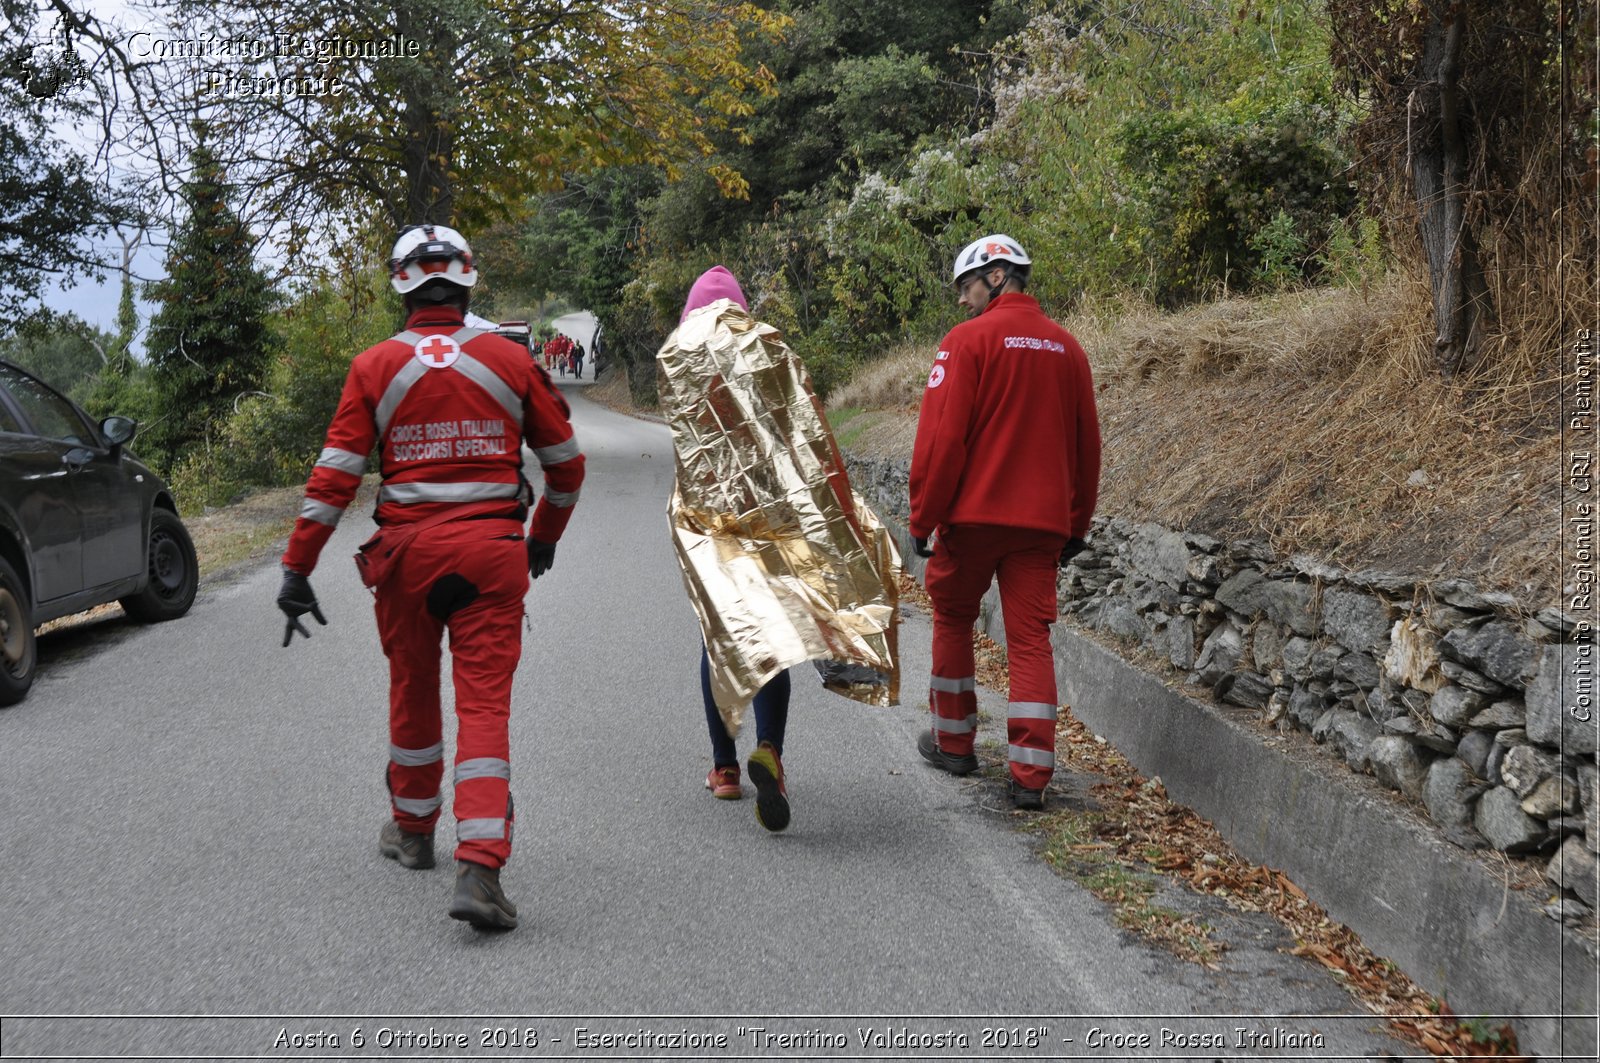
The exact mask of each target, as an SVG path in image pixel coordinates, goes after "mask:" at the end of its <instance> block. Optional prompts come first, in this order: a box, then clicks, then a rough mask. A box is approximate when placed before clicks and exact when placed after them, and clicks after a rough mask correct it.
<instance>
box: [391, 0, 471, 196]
mask: <svg viewBox="0 0 1600 1063" xmlns="http://www.w3.org/2000/svg"><path fill="white" fill-rule="evenodd" d="M411 8H412V5H410V4H404V3H402V4H397V5H395V14H396V27H397V31H398V35H399V36H402V37H405V38H406V39H408V40H415V41H419V42H421V43H422V50H423V55H422V58H421V60H419V61H418V68H417V69H416V70H415V71H414V73H413V77H412V79H411V80H410V81H409V83H408V84H406V86H405V88H404V90H403V92H404V99H405V113H404V114H402V115H398V116H397V120H398V121H399V123H400V126H401V129H402V130H403V131H404V142H403V147H402V148H401V157H400V166H401V169H402V170H403V171H404V172H405V175H406V198H405V203H404V207H403V209H404V212H405V216H404V217H402V218H395V219H392V220H393V221H394V222H395V227H396V228H403V227H405V226H406V225H412V224H417V223H420V222H433V223H434V224H436V225H448V224H450V222H451V221H452V217H453V215H454V212H455V199H456V195H455V185H454V181H453V179H452V177H451V174H450V170H451V167H452V166H453V165H454V164H455V120H456V117H457V115H456V113H455V111H456V107H455V106H454V105H455V104H456V102H457V101H456V100H455V99H454V72H453V66H454V62H455V52H456V37H455V33H454V32H453V31H452V30H451V29H450V27H449V26H448V25H446V24H445V22H444V20H443V19H442V18H441V17H440V16H439V15H437V14H421V15H420V16H419V14H418V13H417V12H414V11H412V10H411Z"/></svg>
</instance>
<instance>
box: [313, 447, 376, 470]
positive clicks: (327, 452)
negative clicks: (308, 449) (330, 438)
mask: <svg viewBox="0 0 1600 1063" xmlns="http://www.w3.org/2000/svg"><path fill="white" fill-rule="evenodd" d="M317 464H318V465H320V466H322V467H323V468H324V469H337V470H338V471H340V472H347V473H349V474H350V475H351V476H360V475H361V474H362V473H364V472H366V471H367V456H366V455H365V454H357V453H356V452H355V451H353V450H340V449H339V448H338V447H323V448H322V453H321V454H318V455H317Z"/></svg>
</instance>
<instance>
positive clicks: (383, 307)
mask: <svg viewBox="0 0 1600 1063" xmlns="http://www.w3.org/2000/svg"><path fill="white" fill-rule="evenodd" d="M399 325H400V322H399V311H398V307H397V305H396V301H395V298H394V293H393V292H392V291H390V290H389V287H388V284H387V281H386V278H384V276H383V275H382V274H381V273H379V272H378V271H376V270H367V271H362V272H361V273H358V274H357V275H356V276H355V277H354V278H352V279H348V280H345V281H343V282H323V283H321V284H318V285H317V286H315V287H312V288H310V289H308V290H306V291H303V292H302V293H301V294H300V296H299V297H298V298H297V299H295V300H294V302H293V303H292V304H290V305H289V306H288V307H287V308H286V309H284V310H283V311H282V312H280V313H278V314H276V315H275V316H274V318H273V320H272V322H271V327H272V329H273V331H274V332H276V333H277V334H278V335H280V336H281V337H282V343H281V346H280V348H279V349H278V351H277V353H276V355H275V357H274V358H273V360H272V364H271V366H270V368H269V369H268V371H267V373H266V376H265V379H264V380H263V382H262V387H261V389H260V390H259V391H257V392H254V393H252V394H250V395H247V396H245V397H243V398H241V399H240V400H239V401H238V403H237V408H236V410H235V411H234V412H232V413H231V414H230V415H229V416H228V417H227V418H226V420H225V421H223V422H222V423H221V424H220V425H219V426H218V428H217V431H216V432H215V434H214V438H213V440H212V441H211V443H210V444H209V445H207V446H203V447H196V448H193V449H192V450H191V451H190V453H189V454H188V455H187V456H186V457H185V459H184V460H183V461H182V462H181V463H180V464H179V466H178V468H177V469H176V471H175V472H174V475H173V480H174V486H175V488H176V489H177V490H178V492H179V496H180V497H183V498H189V499H194V500H196V501H199V502H203V503H205V504H207V505H218V504H221V503H224V502H227V501H228V500H229V499H231V498H232V497H233V496H234V495H236V494H237V493H238V492H239V491H240V490H241V489H243V488H245V487H251V486H269V487H270V486H285V485H291V484H296V483H300V482H303V481H304V480H305V478H306V477H307V476H308V475H309V474H310V471H311V466H312V464H313V463H314V462H315V461H316V457H317V453H318V451H319V450H320V449H321V447H322V440H323V436H324V434H325V433H326V432H327V428H328V422H329V421H331V420H332V419H333V412H334V410H335V409H336V408H337V407H338V405H339V395H340V392H341V391H342V389H343V387H344V381H345V377H346V375H347V374H348V373H349V370H350V362H351V360H352V359H353V358H354V357H355V356H356V355H357V354H359V353H360V352H361V351H363V350H365V349H366V348H368V347H370V346H372V345H373V344H375V343H378V342H379V341H381V340H384V339H387V338H388V337H389V336H392V335H393V334H394V333H395V332H396V331H398V329H399Z"/></svg>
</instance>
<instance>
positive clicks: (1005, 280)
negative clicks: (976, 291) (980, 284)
mask: <svg viewBox="0 0 1600 1063" xmlns="http://www.w3.org/2000/svg"><path fill="white" fill-rule="evenodd" d="M1001 269H1002V270H1003V271H1004V273H1005V276H1004V277H1001V278H1000V283H999V284H991V285H989V299H990V300H991V301H992V300H993V299H994V297H995V296H997V295H999V294H1000V290H1001V289H1002V288H1004V287H1005V286H1006V285H1008V284H1010V283H1011V264H1010V263H1009V262H1008V263H1005V264H1004V265H1002V266H1001Z"/></svg>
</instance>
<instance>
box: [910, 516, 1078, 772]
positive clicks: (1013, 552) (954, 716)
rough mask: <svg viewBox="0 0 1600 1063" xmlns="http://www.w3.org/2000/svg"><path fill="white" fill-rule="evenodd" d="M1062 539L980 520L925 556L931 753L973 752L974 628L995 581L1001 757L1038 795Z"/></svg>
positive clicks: (1045, 766) (1051, 755)
mask: <svg viewBox="0 0 1600 1063" xmlns="http://www.w3.org/2000/svg"><path fill="white" fill-rule="evenodd" d="M1066 543H1067V537H1066V536H1064V535H1059V534H1056V533H1054V532H1045V531H1034V530H1031V529H1026V528H1008V527H1001V526H997V525H988V524H962V525H956V526H953V527H944V528H941V529H939V538H938V540H937V543H936V546H935V548H934V554H933V557H931V558H929V559H928V569H927V584H928V597H929V598H930V599H932V601H933V676H932V679H931V681H930V683H929V691H928V703H929V705H931V706H932V708H933V732H934V738H935V739H936V740H937V741H938V744H939V748H940V749H942V750H944V751H945V752H947V753H952V754H955V755H957V756H964V755H966V754H969V753H971V752H972V741H973V737H974V733H975V731H976V730H977V725H978V696H977V693H976V689H977V680H976V677H975V675H974V672H975V667H974V664H973V658H972V626H973V624H975V623H976V622H977V620H978V609H979V606H980V605H981V604H982V601H983V596H984V594H985V593H987V592H988V590H989V584H990V583H991V582H993V580H994V578H995V576H996V575H998V576H999V577H1000V609H1001V612H1002V613H1003V614H1004V618H1005V629H1006V661H1007V664H1008V665H1009V666H1010V671H1011V691H1010V694H1009V697H1008V701H1009V703H1010V704H1009V705H1008V706H1007V713H1006V716H1007V719H1006V740H1007V751H1006V759H1007V761H1008V762H1009V764H1010V767H1011V777H1012V778H1013V779H1015V780H1016V782H1017V785H1018V786H1025V787H1027V788H1028V789H1030V790H1042V789H1044V788H1045V786H1046V785H1047V784H1048V783H1049V782H1050V776H1051V774H1052V773H1053V772H1054V771H1055V764H1056V753H1055V750H1056V663H1055V653H1054V652H1053V651H1052V650H1051V648H1050V625H1051V624H1053V623H1055V620H1056V567H1057V559H1058V558H1059V557H1060V556H1061V548H1062V547H1063V546H1065V545H1066Z"/></svg>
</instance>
